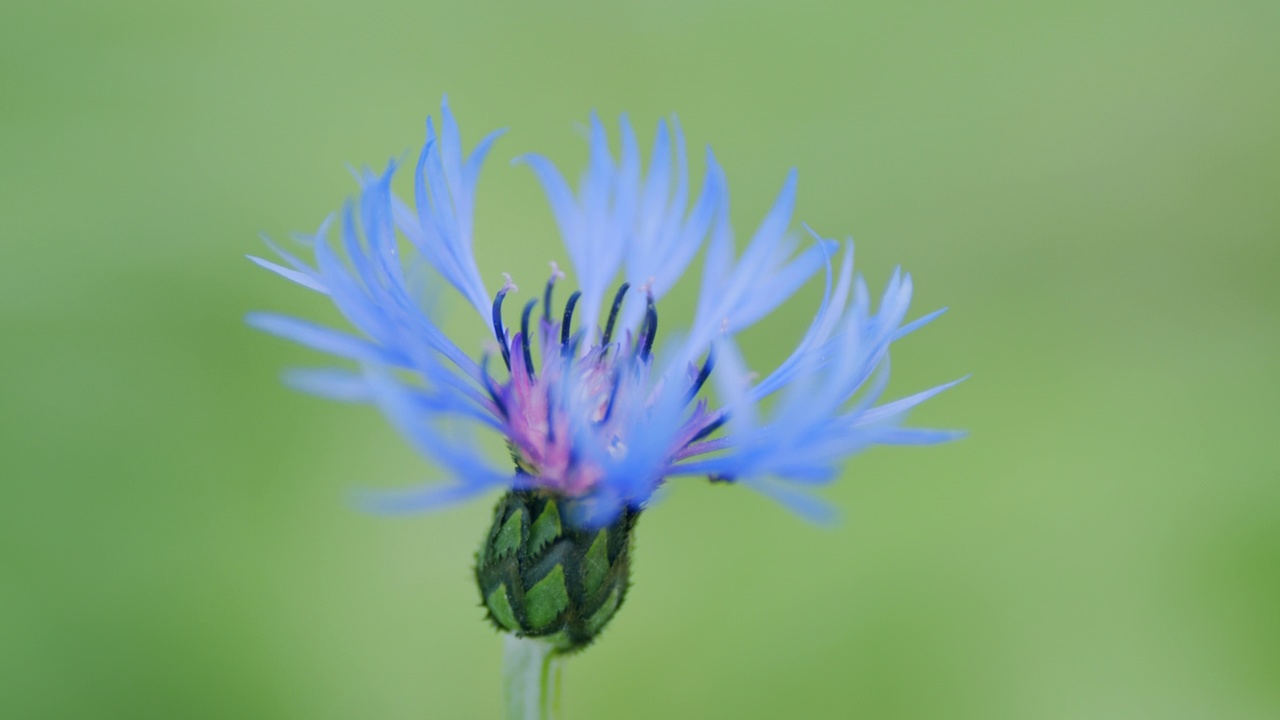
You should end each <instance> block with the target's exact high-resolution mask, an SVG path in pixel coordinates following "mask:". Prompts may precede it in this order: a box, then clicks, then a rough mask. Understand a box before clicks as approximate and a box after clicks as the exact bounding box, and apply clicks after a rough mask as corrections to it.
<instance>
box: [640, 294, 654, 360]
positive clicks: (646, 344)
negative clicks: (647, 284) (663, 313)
mask: <svg viewBox="0 0 1280 720" xmlns="http://www.w3.org/2000/svg"><path fill="white" fill-rule="evenodd" d="M640 334H641V336H642V337H641V339H640V342H641V345H640V359H641V360H644V361H647V360H648V359H649V354H650V353H651V352H653V339H654V337H656V336H657V334H658V309H657V308H656V307H654V306H653V296H652V295H650V296H649V298H648V300H647V301H646V303H645V308H644V324H642V325H641V326H640Z"/></svg>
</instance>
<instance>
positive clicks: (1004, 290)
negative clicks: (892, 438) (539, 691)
mask: <svg viewBox="0 0 1280 720" xmlns="http://www.w3.org/2000/svg"><path fill="white" fill-rule="evenodd" d="M1278 36H1280V4H1277V3H1275V2H1263V1H1261V0H1257V1H1255V2H1244V1H1240V2H1184V1H1179V0H1174V1H1172V2H1170V1H1167V0H1165V1H1161V2H1156V1H1155V0H1119V1H1116V0H1108V1H1107V2H1074V3H1017V2H978V3H948V2H902V3H830V4H810V5H806V4H802V3H776V2H774V3H757V2H741V3H717V2H709V1H701V2H700V1H696V0H695V1H693V2H673V1H672V0H656V1H654V2H648V3H633V4H622V3H579V4H574V3H567V2H553V1H543V2H538V3H511V4H506V5H498V4H490V3H481V2H476V3H462V2H453V3H435V2H425V1H421V0H419V1H415V2H395V3H369V4H364V3H350V2H348V3H322V2H300V1H293V2H290V1H288V0H271V1H267V0H253V2H249V1H247V0H216V1H211V0H196V1H192V2H185V3H165V2H145V1H141V0H124V1H119V2H101V3H91V2H55V1H47V0H46V1H42V2H35V1H34V0H6V2H5V3H4V4H3V9H0V90H2V94H0V95H2V97H0V474H2V476H3V477H2V478H0V497H2V498H3V499H2V500H0V716H3V717H6V718H153V717H154V718H229V717H235V718H307V719H308V720H318V719H321V718H423V717H431V718H490V717H496V716H497V715H498V712H499V697H498V687H499V685H498V680H499V666H500V660H501V642H500V640H499V638H498V637H497V636H496V635H495V634H494V633H493V632H492V631H491V630H489V629H488V628H487V627H486V625H485V624H484V623H482V622H481V617H482V613H481V610H480V609H479V607H478V601H477V597H476V592H475V590H474V587H473V586H472V584H471V580H470V562H471V554H472V552H473V550H474V547H475V545H476V544H477V543H478V541H479V539H480V536H481V534H482V533H483V532H484V530H485V529H486V528H487V525H488V522H489V513H490V511H491V505H490V502H489V501H488V500H486V501H482V502H477V503H473V504H471V505H468V506H466V507H462V508H459V509H456V510H452V511H448V512H445V513H442V514H439V515H434V516H427V517H414V518H409V519H397V520H388V519H382V518H373V517H368V516H364V515H361V514H359V513H357V512H355V511H354V510H352V509H351V507H350V506H349V505H348V504H347V503H346V501H345V493H346V492H347V490H349V489H350V488H352V487H355V486H387V487H395V486H403V485H408V484H411V483H415V482H421V481H427V480H432V479H437V478H438V475H437V474H436V472H435V471H434V470H433V469H432V468H430V467H429V466H427V465H426V464H424V463H423V462H422V461H421V460H420V459H418V458H417V457H415V456H414V455H413V454H412V453H411V452H410V451H409V450H408V449H406V447H405V446H404V445H403V444H402V443H401V441H400V440H399V438H398V437H397V436H395V434H394V433H393V432H392V431H391V429H390V428H389V427H388V426H387V424H386V423H385V422H383V421H382V420H381V418H379V417H378V416H377V415H376V414H375V413H374V412H373V411H372V410H370V409H368V408H362V407H348V406H342V405H337V404H328V403H325V402H323V401H320V400H315V399H310V398H307V397H303V396H299V395H296V394H293V393H291V392H289V391H287V390H285V389H284V388H283V387H282V386H281V385H280V384H279V382H278V372H279V371H280V370H281V369H283V368H285V367H287V366H291V365H298V364H308V363H314V362H316V361H317V360H319V358H318V357H317V356H315V355H314V354H311V353H309V352H308V351H305V350H303V349H300V348H297V347H294V346H290V345H288V344H286V343H284V342H280V341H277V340H275V339H272V338H269V337H267V336H264V335H260V334H257V333H254V332H253V331H251V330H249V329H247V328H246V327H245V326H244V324H243V322H242V317H243V315H244V314H245V312H247V311H249V310H251V309H264V308H265V309H276V310H285V311H291V312H296V313H299V314H303V315H306V316H308V317H312V318H317V319H329V318H332V317H333V313H332V312H331V311H330V310H329V309H328V308H327V307H325V306H324V304H323V302H322V301H321V300H320V299H319V298H317V297H316V296H314V295H311V294H309V293H306V292H305V291H301V290H298V289H295V288H293V287H292V286H289V285H288V284H287V283H284V282H282V281H279V280H278V279H276V278H274V277H273V276H270V275H269V274H267V273H264V272H262V271H260V270H257V269H255V268H254V267H252V266H251V265H250V264H249V263H248V262H247V261H246V260H244V258H243V256H244V254H246V253H250V252H254V253H256V252H259V251H260V250H261V245H260V242H259V240H258V234H259V233H260V232H266V233H268V234H271V235H273V236H278V237H283V236H286V235H287V233H289V232H290V231H295V230H311V229H313V228H314V227H315V226H316V225H317V224H318V223H319V221H320V219H321V218H322V217H323V216H324V215H325V214H326V213H328V212H329V211H330V210H332V209H334V208H335V207H337V206H338V204H339V203H340V202H341V201H342V199H343V198H344V196H346V195H347V194H348V193H350V192H351V191H352V189H353V187H354V183H353V181H352V180H351V178H350V176H349V174H348V172H347V170H346V169H345V167H344V166H345V165H346V164H348V163H350V164H352V165H361V164H365V163H368V164H372V165H378V164H381V163H383V162H385V161H386V160H387V159H388V158H390V157H393V156H396V157H398V156H400V155H401V154H402V153H404V152H406V151H416V149H417V147H418V145H419V143H420V142H421V137H422V122H423V120H424V118H425V117H426V116H427V115H428V114H429V113H434V112H436V109H437V108H438V103H439V100H440V97H441V95H442V94H443V93H445V92H448V93H449V95H450V99H451V102H452V104H453V106H454V109H455V110H456V112H457V114H458V116H459V118H460V122H461V123H462V127H463V132H464V140H467V141H470V142H473V141H475V140H477V139H479V138H480V137H481V136H482V134H483V133H486V132H488V131H489V130H490V129H493V128H496V127H504V126H505V127H509V128H511V132H510V134H509V135H508V136H507V137H506V138H504V139H503V140H502V141H501V142H500V143H499V145H498V146H497V149H496V150H495V153H494V155H493V159H492V160H491V162H490V163H489V165H488V166H487V170H486V173H485V176H484V179H483V181H482V183H481V186H480V188H481V189H480V197H479V209H478V218H477V223H478V251H479V254H480V261H481V268H482V271H483V273H484V274H485V277H486V279H487V281H488V282H489V283H490V288H491V289H492V288H493V287H496V285H497V283H498V282H499V280H498V274H499V273H500V272H502V271H504V270H509V271H512V272H514V273H515V274H516V275H517V277H518V279H519V280H521V281H522V282H523V283H524V284H526V285H532V286H536V285H537V284H538V283H540V282H541V281H542V279H543V278H544V277H545V268H546V265H545V263H546V262H547V261H548V260H553V259H556V260H560V261H561V262H562V264H564V262H563V261H564V259H565V258H564V256H563V252H562V251H561V250H560V248H559V246H558V240H557V237H556V233H555V227H554V223H553V221H552V220H551V217H550V213H549V212H548V210H547V209H546V207H545V204H544V202H543V200H542V197H541V192H540V190H539V188H538V186H537V185H536V183H535V182H534V180H533V178H532V177H531V175H530V173H529V172H528V170H527V169H525V168H520V167H512V166H510V165H509V164H508V163H507V162H506V161H507V160H509V159H510V158H512V157H514V156H516V155H518V154H521V153H524V152H529V151H540V152H543V153H546V154H548V155H550V156H551V157H552V158H554V159H555V160H557V161H558V162H560V163H561V164H562V166H563V167H566V168H567V169H569V171H570V173H571V174H576V173H577V172H578V169H579V168H581V167H582V163H583V160H584V158H585V148H584V143H583V142H582V141H581V138H580V135H579V133H578V132H577V130H576V129H575V127H576V126H577V125H579V124H581V123H582V122H583V121H584V120H585V119H586V117H587V115H588V113H589V112H590V111H591V110H592V109H593V108H594V109H597V110H598V111H600V113H601V114H602V115H603V116H605V117H606V118H614V117H616V115H617V114H618V113H619V112H622V111H627V112H629V113H631V117H632V118H633V120H634V121H635V123H636V125H637V127H639V128H643V129H644V132H643V133H642V135H644V137H645V140H646V141H647V139H648V136H649V134H650V133H651V128H652V127H653V124H654V123H655V122H656V120H657V119H658V118H659V117H663V116H665V115H667V114H669V113H672V112H677V113H679V116H680V118H681V121H682V123H683V125H684V127H685V130H686V133H687V135H688V137H689V140H690V147H691V148H694V149H697V148H699V147H701V146H702V145H703V144H708V143H709V144H711V145H713V147H714V148H715V150H716V152H717V155H718V157H719V158H720V160H721V162H722V164H723V165H724V166H725V168H726V171H727V173H728V176H729V178H730V183H731V187H732V188H733V192H734V218H735V223H736V225H737V226H738V228H739V231H740V234H741V233H743V232H747V231H749V229H750V228H751V227H752V226H753V224H754V223H755V222H757V221H758V219H759V218H760V217H761V216H762V214H763V213H764V212H765V210H766V209H767V207H768V204H769V202H770V201H771V198H772V196H773V194H774V193H775V192H776V191H777V188H778V187H779V185H780V183H781V181H782V178H783V176H784V174H785V172H786V170H787V169H788V168H789V167H792V166H795V167H797V168H798V169H799V173H800V201H799V209H798V215H799V217H800V218H801V219H804V220H806V221H808V222H809V223H811V224H812V225H814V226H815V227H816V228H818V229H819V230H821V231H822V232H824V233H826V234H828V235H836V236H843V235H845V234H850V235H852V236H853V237H855V239H856V240H857V241H858V243H859V244H858V253H859V254H858V262H859V265H860V267H861V269H862V271H863V272H864V273H866V274H867V276H868V278H869V279H870V281H871V283H872V286H873V289H874V288H878V287H882V286H883V283H884V280H885V279H886V278H887V276H888V274H889V273H890V272H891V270H892V268H893V267H894V265H896V264H898V263H901V264H902V265H903V266H905V267H906V268H907V269H909V270H911V271H912V272H913V274H914V276H915V279H916V285H917V295H916V297H917V301H916V305H915V307H916V308H917V312H916V314H917V315H918V314H923V313H924V312H926V311H928V310H931V309H934V308H936V307H940V306H943V305H946V306H949V307H950V308H951V311H950V313H949V314H948V315H946V316H945V317H944V318H943V319H942V320H941V321H939V322H938V323H936V324H935V325H933V326H932V327H930V328H929V329H928V330H927V331H925V332H922V333H920V334H918V335H915V336H913V337H912V338H910V339H909V340H908V341H906V342H904V343H902V345H901V347H900V348H899V349H898V351H897V353H896V354H895V356H894V357H895V362H894V371H895V377H894V383H893V386H892V391H893V393H894V394H905V393H908V392H911V391H913V390H916V389H920V388H922V387H926V386H929V385H932V384H936V383H939V382H942V381H946V380H950V379H952V378H955V377H958V376H960V375H963V374H965V373H973V377H972V379H971V380H969V381H968V382H967V383H965V384H963V385H962V386H960V387H959V388H957V389H956V390H953V391H951V392H949V393H947V394H946V395H944V396H942V397H940V398H938V399H937V400H935V401H932V402H931V403H929V404H928V405H927V406H925V407H924V408H922V409H921V410H920V411H919V412H918V413H917V414H916V416H915V420H916V422H917V424H924V425H935V426H944V427H962V428H966V429H968V430H969V431H970V436H969V437H968V438H967V439H965V440H964V441H962V442H959V443H956V444H953V445H949V446H944V447H939V448H927V449H904V448H891V449H880V450H874V451H872V452H868V453H866V454H865V455H862V456H859V457H857V458H855V459H854V460H853V461H852V462H850V463H849V465H848V470H847V473H846V474H845V476H844V477H843V478H842V479H841V481H840V482H838V483H837V484H835V485H834V486H832V487H831V488H830V489H829V492H828V493H827V497H828V498H830V499H831V500H832V502H834V503H835V504H836V505H837V506H838V507H839V508H841V510H842V512H843V516H844V519H843V521H842V522H841V524H839V525H838V526H837V527H836V528H835V529H833V530H831V529H822V528H817V527H813V526H810V525H808V524H806V523H804V522H803V521H801V520H799V519H797V518H796V517H794V516H791V515H789V514H787V513H786V512H784V511H783V510H781V509H779V508H778V507H776V506H774V505H772V504H771V503H769V502H768V501H766V500H764V499H762V498H760V497H757V496H754V495H752V494H751V493H750V492H748V491H745V490H742V489H737V488H730V487H724V486H715V487H712V486H709V485H707V484H705V483H702V482H699V481H687V482H682V483H680V485H679V487H677V488H676V489H675V491H674V492H673V493H672V494H671V496H670V497H669V498H668V499H667V500H666V501H664V502H663V503H662V504H660V505H659V506H658V507H656V508H654V509H653V510H652V511H651V512H649V513H647V514H646V515H645V517H644V521H643V522H642V524H641V526H640V528H639V531H638V533H639V534H638V548H637V557H636V584H635V586H634V588H633V591H632V594H631V595H630V597H629V600H628V604H627V606H626V608H625V609H624V611H623V612H622V613H621V614H620V615H619V616H618V618H617V619H616V620H615V621H614V623H613V626H612V627H611V628H610V629H609V631H608V632H607V633H606V635H605V636H604V638H603V640H602V641H601V642H600V643H599V644H598V645H597V646H595V647H593V648H592V649H591V650H590V651H589V652H588V653H587V654H585V655H583V656H581V657H578V658H575V659H574V660H572V661H571V662H570V664H569V665H568V668H567V673H566V678H565V696H566V697H565V703H566V716H567V717H569V718H652V717H680V718H686V717H687V718H703V717H741V718H748V717H760V718H777V717H786V718H799V717H804V718H846V717H862V718H877V719H881V718H982V719H983V720H993V719H998V718H1010V719H1023V718H1088V719H1090V720H1097V719H1103V718H1164V719H1168V718H1275V717H1280V472H1278V470H1280V451H1278V450H1277V440H1276V430H1277V429H1280V424H1278V423H1277V420H1276V408H1275V403H1276V400H1277V396H1278V393H1277V391H1278V390H1280V383H1278V382H1277V379H1276V375H1277V372H1278V371H1280V312H1278V311H1280V291H1278V290H1277V281H1278V280H1280V45H1278V44H1277V42H1276V38H1277V37H1278ZM646 145H647V142H646ZM696 156H697V153H695V157H696ZM700 165H701V164H700V162H697V161H695V167H696V168H699V169H698V172H697V174H695V178H697V177H700V174H701V172H700ZM816 290H817V288H813V289H811V291H810V292H808V293H807V294H804V295H802V296H801V297H800V298H798V299H797V300H796V301H795V302H793V303H791V304H790V305H787V306H786V307H785V308H784V309H783V311H782V312H780V314H779V315H778V316H777V317H775V318H773V319H772V320H769V321H768V322H767V323H766V324H764V325H763V326H761V328H760V329H759V330H758V331H755V332H753V333H751V334H749V335H748V336H747V342H746V352H747V354H748V356H749V357H750V358H752V359H753V360H754V361H755V362H757V363H759V364H760V365H762V366H765V365H767V362H768V361H769V360H770V359H771V358H776V357H778V355H779V354H780V353H781V351H782V350H781V348H782V345H780V343H784V342H791V341H792V340H793V339H794V338H795V337H797V336H798V332H799V330H798V328H799V327H800V326H801V324H802V323H803V322H805V320H806V317H807V315H808V313H810V312H811V307H812V302H813V301H814V299H815V297H816ZM682 292H683V293H684V294H683V295H682V294H680V293H677V295H676V296H675V297H673V298H672V299H671V300H670V301H669V302H668V303H667V304H665V305H664V308H663V321H664V323H665V324H667V327H672V326H675V325H677V324H678V320H677V319H678V318H680V317H682V314H685V313H688V311H689V306H688V298H689V297H690V291H689V288H688V287H687V286H686V287H685V289H684V290H683V291H682ZM455 307H456V308H458V309H459V310H460V311H461V312H459V313H457V314H456V316H457V317H459V318H460V320H459V322H458V323H457V326H456V328H455V330H456V331H457V332H458V333H460V335H461V337H463V338H465V341H466V342H467V343H469V344H470V345H469V346H470V347H472V348H475V349H478V348H479V347H480V346H481V343H482V342H483V339H484V332H483V328H479V327H476V326H474V325H473V324H472V323H470V317H469V316H467V315H466V313H467V312H469V311H467V310H466V309H465V306H462V305H460V304H459V305H455Z"/></svg>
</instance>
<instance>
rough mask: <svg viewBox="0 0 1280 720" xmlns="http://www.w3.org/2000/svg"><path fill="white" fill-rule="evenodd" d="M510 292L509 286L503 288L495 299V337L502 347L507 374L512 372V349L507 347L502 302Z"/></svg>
mask: <svg viewBox="0 0 1280 720" xmlns="http://www.w3.org/2000/svg"><path fill="white" fill-rule="evenodd" d="M510 290H511V288H510V287H509V286H508V287H504V288H502V289H501V290H499V291H498V296H497V297H495V298H494V299H493V336H494V337H496V338H498V344H499V345H501V346H502V362H503V364H505V365H506V366H507V372H511V348H509V347H507V330H506V328H504V327H503V326H502V301H503V300H505V299H506V297H507V293H508V292H510Z"/></svg>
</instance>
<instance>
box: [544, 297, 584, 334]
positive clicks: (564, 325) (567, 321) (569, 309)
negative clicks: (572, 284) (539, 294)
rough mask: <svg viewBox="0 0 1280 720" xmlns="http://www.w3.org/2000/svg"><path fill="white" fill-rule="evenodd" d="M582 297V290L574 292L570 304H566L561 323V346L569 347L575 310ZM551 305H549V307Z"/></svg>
mask: <svg viewBox="0 0 1280 720" xmlns="http://www.w3.org/2000/svg"><path fill="white" fill-rule="evenodd" d="M580 297H582V291H581V290H574V291H573V294H572V295H570V296H569V302H567V303H565V304H564V320H563V321H562V322H561V323H560V344H561V345H562V346H563V345H567V344H568V343H569V327H570V326H571V325H572V324H573V309H574V308H575V307H577V306H578V298H580ZM549 305H550V303H548V306H549Z"/></svg>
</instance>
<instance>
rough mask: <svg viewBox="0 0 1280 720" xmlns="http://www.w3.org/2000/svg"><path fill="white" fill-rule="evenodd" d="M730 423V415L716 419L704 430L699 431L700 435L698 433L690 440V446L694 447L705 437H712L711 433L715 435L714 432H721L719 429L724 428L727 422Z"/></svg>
mask: <svg viewBox="0 0 1280 720" xmlns="http://www.w3.org/2000/svg"><path fill="white" fill-rule="evenodd" d="M728 421H729V416H728V415H721V416H720V417H718V418H716V419H715V420H712V421H711V422H710V423H708V424H707V426H706V427H704V428H702V429H701V430H699V431H698V433H697V434H696V435H694V436H693V438H692V439H690V440H689V444H690V445H692V444H693V443H696V442H698V441H699V440H701V439H702V438H704V437H706V436H708V435H710V434H711V433H713V432H715V431H717V430H719V429H720V428H721V427H723V426H724V424H725V423H726V422H728Z"/></svg>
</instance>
